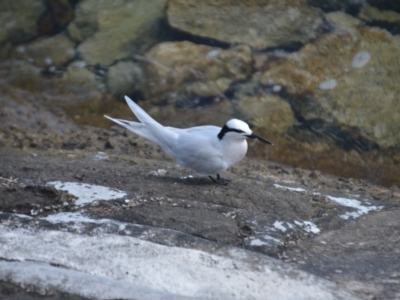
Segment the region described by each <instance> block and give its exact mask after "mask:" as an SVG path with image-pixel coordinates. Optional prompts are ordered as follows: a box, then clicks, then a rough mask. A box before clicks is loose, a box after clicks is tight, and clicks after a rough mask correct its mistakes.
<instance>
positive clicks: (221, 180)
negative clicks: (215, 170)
mask: <svg viewBox="0 0 400 300" xmlns="http://www.w3.org/2000/svg"><path fill="white" fill-rule="evenodd" d="M208 177H210V178H211V180H212V181H214V183H216V184H219V185H228V183H229V182H231V181H230V180H229V179H224V178H221V177H220V176H219V174H217V179H215V178H214V177H212V176H208Z"/></svg>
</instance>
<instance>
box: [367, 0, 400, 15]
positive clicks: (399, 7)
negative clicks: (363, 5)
mask: <svg viewBox="0 0 400 300" xmlns="http://www.w3.org/2000/svg"><path fill="white" fill-rule="evenodd" d="M366 1H367V3H369V4H370V5H372V6H375V7H376V8H379V9H382V10H395V11H397V12H400V2H399V1H397V0H366Z"/></svg>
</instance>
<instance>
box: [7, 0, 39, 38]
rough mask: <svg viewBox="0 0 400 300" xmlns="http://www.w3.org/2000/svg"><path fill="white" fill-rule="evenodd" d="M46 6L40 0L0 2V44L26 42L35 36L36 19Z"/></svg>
mask: <svg viewBox="0 0 400 300" xmlns="http://www.w3.org/2000/svg"><path fill="white" fill-rule="evenodd" d="M45 10H46V7H45V5H44V3H43V1H42V0H38V1H31V0H20V1H1V2H0V45H2V44H5V43H7V42H11V43H14V44H18V43H23V42H28V41H30V40H32V39H33V38H34V37H35V36H36V31H37V21H38V19H39V18H40V16H41V15H42V14H43V13H44V11H45Z"/></svg>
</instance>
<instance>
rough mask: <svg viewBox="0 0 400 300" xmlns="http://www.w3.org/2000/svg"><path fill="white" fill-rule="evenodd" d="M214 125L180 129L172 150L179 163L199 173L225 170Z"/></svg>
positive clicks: (205, 173)
mask: <svg viewBox="0 0 400 300" xmlns="http://www.w3.org/2000/svg"><path fill="white" fill-rule="evenodd" d="M220 130H221V129H220V128H219V127H216V126H199V127H192V128H188V129H180V132H179V137H178V139H177V142H176V148H175V149H174V152H175V154H176V155H174V156H175V157H176V159H177V160H178V162H179V164H180V165H181V166H183V167H187V168H191V169H193V170H195V171H196V172H197V173H199V174H200V175H213V174H217V173H219V172H223V171H225V170H226V168H227V167H226V163H225V162H224V160H223V155H222V152H221V147H220V141H219V140H218V137H217V135H218V133H219V131H220Z"/></svg>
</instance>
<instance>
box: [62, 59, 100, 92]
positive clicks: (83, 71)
mask: <svg viewBox="0 0 400 300" xmlns="http://www.w3.org/2000/svg"><path fill="white" fill-rule="evenodd" d="M63 80H65V82H66V83H73V84H79V85H83V86H88V87H92V88H96V89H100V90H104V84H103V83H102V81H101V80H99V79H98V78H97V76H96V74H95V73H93V72H92V71H90V70H88V68H87V66H86V63H85V62H84V61H75V62H73V63H71V64H69V65H68V68H67V70H66V71H65V72H64V73H63Z"/></svg>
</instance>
